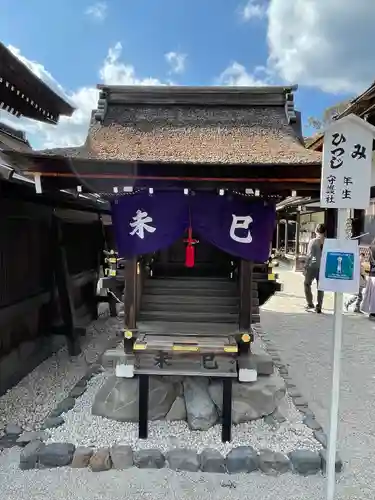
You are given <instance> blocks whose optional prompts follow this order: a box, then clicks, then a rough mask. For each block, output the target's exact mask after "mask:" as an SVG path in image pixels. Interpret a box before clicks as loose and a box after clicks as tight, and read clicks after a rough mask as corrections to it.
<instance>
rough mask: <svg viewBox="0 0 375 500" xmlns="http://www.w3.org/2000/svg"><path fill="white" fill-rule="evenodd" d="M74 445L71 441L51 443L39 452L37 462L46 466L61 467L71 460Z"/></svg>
mask: <svg viewBox="0 0 375 500" xmlns="http://www.w3.org/2000/svg"><path fill="white" fill-rule="evenodd" d="M74 452H75V446H74V444H71V443H51V444H47V445H46V446H44V447H43V449H42V450H41V451H40V452H39V463H40V464H41V465H44V466H46V467H63V466H64V465H70V464H71V463H72V460H73V455H74Z"/></svg>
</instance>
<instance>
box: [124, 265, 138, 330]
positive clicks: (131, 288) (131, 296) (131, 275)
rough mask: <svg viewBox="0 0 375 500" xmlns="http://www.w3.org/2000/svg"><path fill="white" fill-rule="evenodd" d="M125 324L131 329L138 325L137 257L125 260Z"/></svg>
mask: <svg viewBox="0 0 375 500" xmlns="http://www.w3.org/2000/svg"><path fill="white" fill-rule="evenodd" d="M124 311H125V326H126V328H129V329H134V328H136V325H137V258H136V257H134V258H133V259H130V260H127V261H126V262H125V293H124Z"/></svg>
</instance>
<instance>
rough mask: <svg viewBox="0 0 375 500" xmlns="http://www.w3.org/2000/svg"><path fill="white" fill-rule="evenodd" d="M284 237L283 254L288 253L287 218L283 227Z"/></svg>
mask: <svg viewBox="0 0 375 500" xmlns="http://www.w3.org/2000/svg"><path fill="white" fill-rule="evenodd" d="M284 238H285V256H286V254H287V253H288V219H287V218H285V228H284Z"/></svg>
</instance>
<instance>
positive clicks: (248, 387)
mask: <svg viewBox="0 0 375 500" xmlns="http://www.w3.org/2000/svg"><path fill="white" fill-rule="evenodd" d="M209 393H210V396H211V398H212V400H213V401H214V403H215V405H216V406H217V408H218V409H219V413H220V414H221V412H222V404H223V403H222V402H223V387H222V383H221V381H214V382H213V383H212V384H211V385H210V386H209ZM284 396H285V383H284V381H283V380H282V379H281V378H280V377H279V376H276V375H270V376H260V377H258V380H257V381H256V382H246V383H242V382H237V381H235V382H233V385H232V421H233V423H234V424H240V423H242V422H248V421H250V420H256V419H258V418H261V417H265V416H267V415H270V414H271V413H273V412H274V411H275V410H276V408H277V407H278V405H279V403H280V401H281V400H282V398H283V397H284Z"/></svg>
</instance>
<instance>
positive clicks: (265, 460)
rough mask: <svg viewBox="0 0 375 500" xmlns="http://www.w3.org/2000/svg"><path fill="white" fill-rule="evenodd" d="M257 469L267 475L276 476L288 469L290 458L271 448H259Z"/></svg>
mask: <svg viewBox="0 0 375 500" xmlns="http://www.w3.org/2000/svg"><path fill="white" fill-rule="evenodd" d="M259 469H260V470H261V471H262V472H263V473H264V474H267V475H270V476H276V475H278V474H284V473H285V472H288V470H290V460H289V458H288V457H287V456H285V455H283V454H282V453H279V452H274V451H271V450H261V451H260V453H259Z"/></svg>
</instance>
